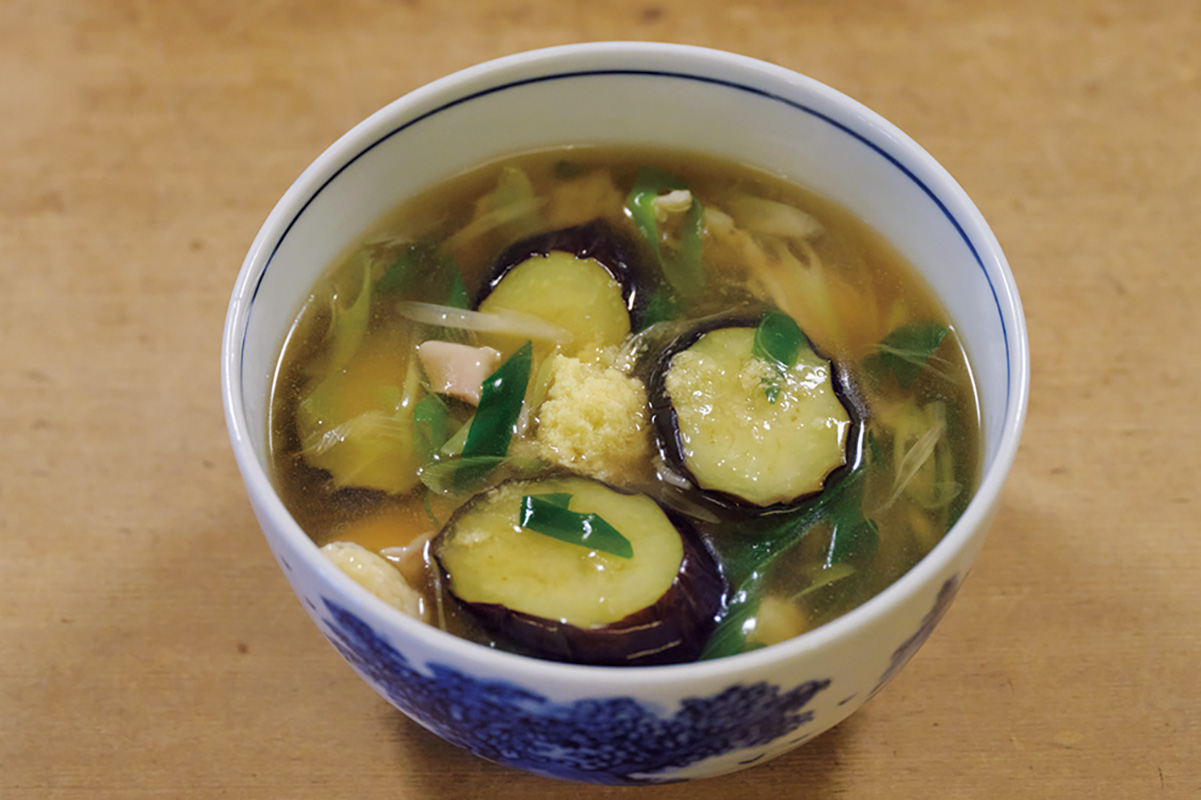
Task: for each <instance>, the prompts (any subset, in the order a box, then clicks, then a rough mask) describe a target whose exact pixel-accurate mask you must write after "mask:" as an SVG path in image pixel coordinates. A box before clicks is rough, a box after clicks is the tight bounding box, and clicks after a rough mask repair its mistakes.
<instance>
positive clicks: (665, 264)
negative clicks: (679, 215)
mask: <svg viewBox="0 0 1201 800" xmlns="http://www.w3.org/2000/svg"><path fill="white" fill-rule="evenodd" d="M685 189H688V184H687V183H685V182H684V181H682V180H681V179H679V178H677V177H676V176H674V175H671V174H669V173H666V172H663V171H661V170H657V169H654V168H652V167H643V168H642V169H640V170H639V171H638V175H637V177H636V178H635V179H634V188H633V189H631V190H630V194H629V195H628V196H627V197H626V207H627V208H628V209H629V211H630V219H631V220H633V222H634V225H635V227H637V228H638V232H639V233H641V234H642V238H643V239H645V240H646V242H647V244H648V245H650V248H651V252H653V253H654V255H655V258H656V259H657V260H658V262H659V267H660V269H661V270H662V271H663V276H664V278H666V279H667V283H668V285H669V286H671V288H672V290H673V291H674V292H675V293H676V294H678V295H680V296H681V297H691V296H694V295H695V294H696V293H697V292H699V291H700V289H701V288H702V287H703V286H704V283H705V270H704V265H703V263H702V261H701V244H702V240H703V238H704V233H705V208H704V206H702V205H701V203H700V201H699V200H697V199H696V196H695V195H694V196H693V198H692V205H690V206H689V207H688V211H686V212H685V214H684V220H683V225H682V228H681V231H680V243H679V246H678V247H677V248H676V252H675V253H674V254H672V255H670V256H669V255H666V254H664V253H663V252H662V248H661V247H660V245H659V223H658V220H656V219H655V205H654V201H655V198H656V197H658V196H659V195H660V194H663V193H665V192H673V191H679V190H685Z"/></svg>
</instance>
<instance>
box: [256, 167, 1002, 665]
mask: <svg viewBox="0 0 1201 800" xmlns="http://www.w3.org/2000/svg"><path fill="white" fill-rule="evenodd" d="M970 375H971V373H970V370H969V369H968V366H967V363H966V358H965V356H964V353H963V352H962V348H961V347H960V344H959V340H958V338H957V337H956V335H955V331H954V328H953V326H952V325H951V324H950V322H949V320H948V319H947V317H946V315H945V313H944V312H943V310H942V308H941V307H940V306H939V304H938V303H937V301H936V300H935V298H934V297H933V295H932V294H931V292H930V291H929V289H928V288H927V287H926V286H925V285H924V284H923V283H922V281H921V280H920V278H919V277H918V276H917V275H916V273H915V272H914V270H913V269H912V268H911V267H910V266H909V265H907V264H905V263H904V262H903V260H902V259H901V258H900V257H899V256H898V255H897V253H896V252H895V251H894V250H893V249H892V248H891V247H890V246H889V245H887V243H885V242H883V241H882V240H881V239H880V238H879V237H878V236H877V235H876V234H875V233H873V232H872V231H871V230H869V229H867V228H866V227H865V226H864V225H863V224H862V223H861V222H859V221H858V220H856V219H855V218H853V217H852V216H851V215H850V214H849V213H847V212H846V211H845V210H843V209H840V208H838V207H836V206H834V205H832V204H831V203H829V202H827V201H825V200H822V199H820V198H818V197H815V196H813V195H812V194H811V193H808V192H807V191H805V190H803V189H801V188H800V187H797V186H795V185H793V184H791V183H788V182H785V181H783V180H781V179H778V178H774V177H772V176H768V175H765V174H763V173H760V172H757V171H754V170H751V169H749V168H747V167H744V166H741V165H738V164H734V163H730V162H726V161H720V160H715V159H711V158H707V157H698V156H687V157H685V156H681V155H679V154H674V155H673V154H668V153H663V152H658V151H648V150H635V149H591V148H572V149H566V150H559V151H550V152H541V153H533V154H528V155H524V156H520V157H516V158H513V159H511V160H507V161H505V162H503V163H499V164H492V165H487V166H484V167H481V168H479V169H477V170H474V171H472V172H470V173H469V174H466V175H463V176H461V177H459V178H457V179H455V180H452V181H449V182H448V183H447V184H445V185H443V186H440V187H437V188H436V189H433V190H431V191H429V192H427V193H425V194H423V195H422V196H420V197H418V198H416V199H413V200H410V201H408V202H406V203H405V204H404V205H403V206H401V207H399V208H397V209H396V210H395V211H394V212H392V213H390V214H389V215H387V216H386V218H384V219H382V220H380V221H378V222H377V223H376V224H375V225H373V227H372V228H371V229H370V231H369V232H368V233H367V234H366V235H365V236H364V237H362V238H361V240H360V241H359V242H358V243H357V244H355V245H354V246H353V247H352V248H351V249H350V250H349V251H348V252H347V253H346V254H345V255H344V256H343V257H342V258H340V259H339V260H338V261H337V263H335V264H332V265H331V267H330V270H329V271H328V272H327V274H326V275H325V276H324V277H323V278H322V280H321V281H320V282H319V283H318V285H317V286H315V287H314V288H313V291H312V294H311V296H310V297H309V299H308V301H307V302H306V303H305V305H304V307H303V308H302V309H301V310H300V312H299V314H298V316H297V320H296V322H295V324H294V327H293V330H292V332H291V335H290V336H289V337H288V340H287V343H286V345H285V347H284V350H283V352H282V354H281V356H280V361H279V365H278V369H277V374H276V378H275V381H274V386H273V390H272V392H273V394H272V399H271V425H270V431H271V449H272V458H273V462H274V480H275V482H276V484H277V486H278V488H279V491H280V494H281V496H282V497H283V499H284V502H285V504H286V505H287V507H288V508H289V510H290V511H291V513H292V514H293V516H294V517H295V518H296V520H297V521H298V522H299V523H300V525H301V526H302V527H303V528H304V529H305V530H306V531H307V532H308V533H309V535H310V536H311V537H312V538H313V540H314V542H315V543H316V544H318V545H319V546H322V548H323V551H324V552H325V553H326V554H327V556H328V557H329V558H330V559H331V560H332V561H334V563H336V564H338V566H339V567H340V568H342V569H343V570H344V571H345V572H347V574H349V575H351V577H353V578H355V579H356V580H358V581H359V582H360V583H361V584H363V585H364V586H365V587H367V588H368V590H369V591H372V592H373V593H375V594H376V595H377V596H379V597H380V598H382V599H383V600H384V601H385V602H389V603H391V604H392V605H394V606H396V607H397V608H399V609H400V610H401V611H403V612H404V613H407V614H411V615H413V616H415V617H417V618H419V619H422V620H424V621H425V622H426V623H428V624H431V625H436V626H438V627H441V628H443V629H445V630H447V631H450V632H451V633H454V634H456V635H459V636H463V637H465V638H468V639H471V640H473V641H476V642H480V643H482V644H485V645H488V646H492V647H500V648H503V649H507V650H511V651H514V652H518V653H523V654H526V655H530V656H535V657H540V658H548V659H555V660H562V661H569V662H577V663H589V664H605V665H632V666H637V665H643V664H661V663H677V662H682V661H691V660H696V659H699V658H716V657H722V656H727V655H732V654H736V653H739V652H744V651H746V650H749V649H754V648H756V647H761V646H765V645H770V644H773V643H776V642H779V641H782V640H785V639H788V638H791V637H794V636H797V635H800V634H802V633H804V632H806V631H808V630H812V629H813V628H815V627H817V626H819V625H822V624H824V623H825V622H828V621H830V620H832V619H834V618H836V617H838V616H839V615H841V614H844V613H846V612H847V611H849V610H850V609H852V608H854V607H855V606H857V605H859V604H861V603H863V602H864V601H865V600H867V599H869V598H870V597H872V596H873V595H875V594H877V593H878V592H880V591H881V590H882V589H883V588H885V587H886V586H888V585H889V584H890V583H892V582H893V581H895V580H896V579H897V578H899V577H900V576H901V575H903V574H904V573H905V572H906V571H908V570H909V569H911V568H912V567H913V565H914V564H916V563H917V562H918V561H919V560H920V559H921V558H922V557H923V556H924V555H925V554H926V553H927V552H929V551H930V549H931V548H932V547H934V546H935V545H936V544H937V542H938V541H939V539H940V538H941V537H942V536H943V535H944V534H945V533H946V531H947V530H948V529H949V528H950V526H951V525H952V524H953V523H954V522H955V520H956V519H957V518H958V516H959V514H960V513H961V512H962V510H963V508H964V507H965V505H966V503H967V501H968V499H969V498H970V496H971V494H972V492H973V491H974V489H975V484H976V480H977V475H978V468H979V464H978V462H979V458H980V454H979V435H980V434H979V420H978V415H977V405H976V397H975V389H974V387H973V385H972V383H971V377H970Z"/></svg>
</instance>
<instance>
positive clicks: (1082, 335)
mask: <svg viewBox="0 0 1201 800" xmlns="http://www.w3.org/2000/svg"><path fill="white" fill-rule="evenodd" d="M617 38H623V39H656V40H664V41H673V42H686V43H692V44H701V45H709V46H714V47H719V48H723V49H727V50H733V51H737V52H741V53H745V54H747V55H752V56H756V57H759V58H763V59H767V60H770V61H774V62H776V63H779V64H782V65H784V66H787V67H790V68H793V69H796V70H799V71H801V72H805V73H807V74H809V75H812V76H813V77H816V78H818V79H820V80H822V81H825V82H827V83H829V84H831V85H833V86H834V87H836V88H838V89H840V90H842V91H844V92H846V93H848V94H850V95H852V96H853V97H855V98H857V99H859V100H861V101H863V102H865V103H867V104H868V105H870V106H872V107H873V108H875V109H876V110H878V111H879V112H881V113H882V114H883V115H884V116H886V117H888V118H889V119H891V120H892V121H894V122H895V123H897V124H898V125H900V126H901V127H902V128H903V129H904V130H906V131H907V132H909V133H910V134H911V135H913V136H914V137H915V138H916V139H917V140H918V141H919V142H921V143H922V144H923V145H925V146H926V148H927V149H929V150H930V151H931V152H932V153H933V154H934V156H935V157H936V158H938V159H940V160H941V161H942V162H943V163H944V164H945V165H946V166H947V167H948V168H949V169H950V171H951V173H952V174H953V175H955V176H956V178H957V179H958V180H959V181H960V182H961V183H962V185H963V186H964V187H965V188H966V189H967V191H968V192H969V193H970V194H971V195H972V196H973V197H974V198H975V200H976V202H977V203H978V205H979V206H980V208H981V209H982V211H983V212H984V214H985V216H986V217H987V218H988V219H989V220H990V221H991V223H992V225H993V226H994V229H995V230H996V232H997V235H998V237H999V238H1000V240H1001V242H1002V244H1003V245H1004V247H1005V248H1006V251H1007V253H1008V256H1009V259H1010V261H1011V262H1012V265H1013V270H1014V273H1015V274H1016V276H1017V279H1018V282H1019V285H1020V288H1021V291H1022V296H1023V300H1024V302H1025V306H1026V311H1027V315H1028V320H1029V327H1030V336H1031V350H1032V359H1033V393H1032V397H1031V402H1030V416H1029V423H1028V425H1027V428H1026V436H1025V439H1024V444H1023V447H1022V449H1021V452H1020V454H1019V457H1018V460H1017V464H1016V466H1015V468H1014V472H1013V475H1012V479H1011V480H1010V482H1009V485H1008V489H1007V491H1006V494H1005V498H1004V505H1003V507H1002V510H1001V512H1000V515H999V518H998V519H997V523H996V525H995V527H994V530H993V532H992V534H991V536H990V539H989V541H988V544H987V545H986V547H985V549H984V552H983V554H982V556H981V559H980V561H979V563H978V566H977V568H976V569H975V571H974V572H973V574H972V575H971V577H970V579H969V580H968V581H967V584H966V586H965V587H964V589H963V591H962V592H961V593H960V595H959V598H958V600H957V601H956V603H955V605H954V607H953V608H952V610H951V612H950V613H949V615H948V616H947V618H946V620H945V621H944V622H943V624H942V626H941V627H940V628H939V629H938V631H937V632H936V633H935V635H934V636H933V637H932V639H931V640H930V641H929V643H928V644H927V645H926V647H925V648H924V649H923V650H922V652H921V653H920V654H919V655H918V656H917V657H916V658H915V659H914V661H913V662H912V664H910V666H909V667H908V668H907V669H906V670H905V671H904V672H903V673H902V674H901V676H900V677H899V678H898V679H897V680H896V681H895V682H894V683H893V684H892V685H891V686H890V687H889V688H888V689H887V690H886V691H885V692H884V693H883V694H881V695H880V696H879V697H877V698H876V699H874V700H873V701H872V702H871V703H870V704H868V706H867V707H865V708H864V709H863V710H862V711H861V712H860V713H858V714H857V715H855V716H854V717H853V718H852V719H850V720H849V721H847V722H846V723H844V724H843V725H842V726H840V727H838V728H836V729H835V730H833V731H831V732H830V733H827V734H825V735H824V736H822V737H820V738H818V739H817V740H815V741H814V742H812V743H811V744H809V745H807V746H805V747H804V748H802V749H800V750H797V751H794V752H793V753H791V754H788V755H786V756H784V757H781V758H779V759H778V760H776V761H773V762H771V763H768V764H766V765H762V766H759V767H757V768H755V769H753V770H750V771H748V772H744V773H741V774H738V775H735V776H730V777H725V778H717V779H713V780H710V781H706V782H702V783H698V784H693V785H688V786H667V787H661V788H653V789H648V790H641V791H640V793H639V795H638V796H639V797H640V798H646V799H647V800H649V798H689V800H701V799H702V798H723V800H729V798H744V797H780V798H785V797H787V798H792V797H796V798H801V797H804V798H824V797H847V798H851V797H854V798H889V800H899V799H901V798H934V797H937V798H994V797H995V798H1018V797H1022V798H1024V797H1046V798H1088V799H1089V800H1094V799H1095V798H1127V797H1128V798H1160V797H1172V798H1196V797H1201V758H1199V756H1201V681H1199V677H1198V676H1199V673H1201V525H1199V524H1198V523H1199V521H1201V513H1199V504H1198V499H1197V493H1196V484H1197V481H1198V479H1199V477H1201V469H1199V467H1201V458H1199V455H1198V453H1199V452H1201V430H1199V425H1198V423H1199V422H1201V414H1199V413H1198V405H1199V397H1201V359H1199V358H1198V352H1199V350H1201V320H1199V319H1198V304H1199V301H1201V4H1199V3H1197V2H1195V0H1137V2H1135V1H1134V0H1131V1H1130V2H1119V1H1117V0H1097V1H1096V2H1089V1H1088V0H1065V2H1058V3H1056V2H1046V0H1039V1H1037V2H1036V1H1035V0H983V1H982V2H972V3H966V2H955V0H927V1H925V2H918V1H917V0H912V1H911V2H897V3H884V2H879V3H877V2H869V1H868V0H844V1H843V2H838V1H837V0H816V1H809V0H795V1H790V2H783V1H781V2H766V1H765V2H737V1H736V0H724V2H712V1H710V0H689V2H682V1H680V2H677V1H676V0H640V1H639V2H611V3H601V2H583V0H561V1H560V2H554V3H549V2H547V3H535V2H526V1H524V0H497V1H496V2H482V0H481V2H474V3H468V2H463V3H456V2H449V1H446V2H433V1H432V0H424V1H422V0H411V1H410V2H383V0H378V1H374V0H344V1H343V2H337V3H325V2H318V1H317V0H312V1H311V2H304V3H284V2H232V1H221V2H218V1H217V0H213V1H212V2H202V3H185V2H152V1H151V0H142V1H140V2H139V1H137V0H92V1H91V2H84V1H82V0H76V1H75V2H72V1H71V0H0V432H2V433H0V537H2V539H0V543H2V545H3V546H2V548H0V797H3V798H20V799H22V800H23V799H24V798H152V797H153V798H160V797H281V798H310V797H312V798H317V797H320V798H329V797H353V798H397V797H405V798H488V800H504V798H518V797H522V798H525V797H530V798H551V797H564V796H569V795H570V796H575V797H580V798H585V799H587V798H606V797H616V796H618V795H619V794H621V793H622V792H623V791H626V790H621V789H606V788H596V789H591V788H584V789H580V790H575V789H571V788H570V787H568V786H567V785H565V784H560V783H556V782H552V781H547V780H543V779H538V778H534V777H531V776H528V775H525V774H523V773H519V772H515V771H512V770H508V769H504V768H501V767H497V766H494V765H492V764H489V763H485V762H482V761H479V760H477V759H475V758H473V757H470V756H468V755H466V754H465V753H462V752H460V751H458V750H456V749H454V748H452V747H450V746H449V745H446V744H444V743H442V742H441V741H440V740H438V739H436V738H434V737H433V736H431V735H429V734H427V733H425V732H424V731H423V730H421V729H419V728H418V727H417V726H415V725H413V724H411V723H409V722H407V721H406V720H405V719H404V718H402V717H401V716H400V715H399V714H397V713H395V712H393V711H392V710H390V707H388V706H387V705H386V704H385V703H384V702H383V701H382V700H380V699H378V698H377V697H376V696H375V695H374V694H373V693H372V692H371V691H370V690H369V689H368V688H367V687H366V686H365V685H364V684H362V683H361V682H360V681H359V680H358V679H357V678H356V677H355V676H354V675H353V674H352V673H351V671H350V670H349V669H347V668H346V667H345V666H344V665H343V663H342V662H341V660H340V658H339V657H338V656H337V655H336V654H335V652H334V651H333V650H332V649H331V648H330V647H329V646H327V645H326V644H325V643H324V641H323V640H322V639H321V638H320V636H319V635H318V633H317V631H316V630H315V629H314V628H313V626H312V624H311V623H310V622H309V621H308V619H307V618H306V617H305V615H304V614H303V613H302V612H301V609H300V608H299V606H298V604H297V602H296V601H295V599H294V598H293V596H292V595H291V593H290V592H289V590H288V588H287V586H286V584H285V582H284V580H283V578H282V576H281V575H280V574H279V573H278V570H277V568H276V566H275V564H274V562H273V560H272V559H271V558H270V556H269V554H268V551H267V548H266V546H265V544H264V542H263V541H262V538H261V536H260V534H259V533H258V530H257V528H256V526H255V522H254V520H253V518H252V516H251V513H250V509H249V506H248V504H247V501H246V499H245V495H244V493H243V490H242V486H241V483H240V481H239V478H238V475H237V472H236V470H235V466H234V462H233V458H232V456H231V454H230V450H229V447H228V444H227V441H226V438H225V428H224V422H223V419H222V413H221V406H220V395H219V392H218V348H219V340H220V332H221V326H222V322H223V316H224V313H225V306H226V303H227V300H228V296H229V292H230V290H231V288H232V286H233V281H234V277H235V275H236V273H237V270H238V267H239V265H240V263H241V260H242V258H243V255H244V254H245V252H246V250H247V248H248V247H249V245H250V242H251V240H252V238H253V237H254V234H255V232H256V230H257V229H258V227H259V225H260V224H261V223H262V221H263V219H264V218H265V216H266V215H267V213H268V211H269V210H270V208H271V207H272V205H273V204H274V202H275V200H276V199H277V198H278V196H279V195H280V194H282V193H283V191H284V189H285V188H286V187H287V186H288V184H289V183H290V182H291V181H292V180H293V179H294V178H295V177H296V176H297V175H298V174H299V173H300V171H301V170H302V169H303V168H304V167H305V165H306V164H307V163H308V162H309V161H310V160H311V159H313V158H314V157H315V156H316V155H317V154H318V153H320V151H321V150H322V149H324V148H325V147H326V146H327V145H328V144H330V143H331V142H332V141H333V140H334V139H335V138H336V137H337V136H338V135H339V134H340V133H342V132H343V131H344V130H346V129H347V128H349V127H350V126H351V125H352V124H354V123H355V122H356V121H358V120H359V119H360V118H362V117H364V116H365V115H367V114H368V113H370V112H371V111H373V110H375V109H376V108H378V107H379V106H382V105H384V104H385V103H387V102H388V101H390V100H392V99H393V98H395V97H397V96H399V95H401V94H403V93H405V92H407V91H409V90H411V89H414V88H416V87H417V86H419V85H421V84H423V83H425V82H427V81H429V80H431V79H433V78H436V77H439V76H441V75H443V74H445V73H447V72H450V71H453V70H455V69H458V68H461V67H465V66H468V65H470V64H473V63H476V62H479V61H482V60H485V59H487V58H490V57H493V56H499V55H504V54H508V53H513V52H516V51H520V50H524V49H529V48H533V47H538V46H543V45H550V44H561V43H567V42H575V41H585V40H595V39H617Z"/></svg>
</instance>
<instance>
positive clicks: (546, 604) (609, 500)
mask: <svg viewBox="0 0 1201 800" xmlns="http://www.w3.org/2000/svg"><path fill="white" fill-rule="evenodd" d="M527 495H533V496H539V495H551V496H555V495H558V496H559V497H562V496H563V495H570V506H569V507H570V510H571V511H573V512H577V513H581V514H588V513H590V514H596V515H598V516H600V517H602V518H603V519H604V520H605V521H606V522H608V523H609V524H610V525H611V526H613V527H614V528H616V529H617V531H619V532H620V533H621V534H622V535H623V536H625V538H627V539H628V540H629V542H630V544H631V545H632V547H633V556H632V557H631V558H623V557H621V556H617V555H611V554H609V553H605V552H601V551H598V550H594V549H592V548H589V547H587V546H585V545H581V544H577V543H571V542H565V541H561V540H560V539H557V538H553V537H552V536H548V535H544V534H542V533H537V532H535V531H533V530H529V529H527V528H523V527H522V526H521V524H520V521H519V520H520V507H521V503H522V498H523V497H524V496H527ZM433 553H434V557H435V558H436V560H437V562H438V564H439V566H440V568H441V569H442V571H443V574H444V577H445V579H446V585H447V587H448V589H449V591H450V593H451V594H452V595H453V596H454V597H455V598H456V599H457V600H458V601H459V602H460V603H462V605H463V606H464V608H466V609H467V610H468V611H469V612H470V613H471V614H472V615H473V616H474V617H475V618H476V619H477V620H478V621H479V622H480V623H481V624H482V625H483V626H484V627H485V628H487V629H489V630H490V631H492V632H493V633H494V634H497V635H499V636H500V637H503V638H506V639H508V640H509V641H511V642H512V643H513V644H514V645H517V646H518V647H520V648H523V649H525V650H527V651H528V652H530V654H532V655H535V656H538V657H541V658H547V659H551V660H556V661H567V662H572V663H578V664H596V665H609V666H640V665H651V664H671V663H680V662H686V661H693V660H695V659H696V658H697V657H698V656H699V655H700V653H701V650H702V649H703V648H704V645H705V643H706V641H707V640H708V638H709V634H710V633H711V632H712V630H713V627H714V621H715V618H716V615H717V613H718V612H719V610H720V608H721V603H722V596H723V594H724V591H725V587H724V583H723V580H722V577H721V573H720V570H719V568H718V566H717V563H716V562H715V561H714V559H713V557H712V556H711V555H710V553H709V552H708V550H706V549H705V547H704V545H703V544H702V543H701V542H700V540H699V539H698V538H697V536H696V534H695V532H694V531H693V530H692V529H691V528H690V527H689V526H688V525H687V524H686V523H684V522H683V520H681V519H680V518H678V517H674V516H669V515H668V512H666V511H664V510H663V508H661V507H660V506H659V505H658V504H657V503H656V502H655V501H653V500H651V499H650V498H649V497H646V496H644V495H638V494H627V493H623V492H620V491H618V490H616V489H613V488H611V487H609V486H607V485H605V484H603V483H600V482H599V481H595V480H592V479H590V478H583V477H579V476H571V475H567V476H562V477H552V478H542V479H536V480H514V481H509V482H507V483H504V484H501V485H500V486H497V487H496V488H494V489H492V490H490V491H489V492H486V493H484V494H482V495H480V496H478V497H476V498H474V499H473V500H471V501H470V502H468V503H467V504H466V505H465V506H463V507H462V508H460V509H459V510H458V511H457V512H456V513H455V514H454V516H453V517H452V518H451V519H450V521H449V522H448V523H447V524H446V527H445V528H443V530H442V532H441V533H440V534H439V535H438V537H437V538H436V539H435V540H434V543H433Z"/></svg>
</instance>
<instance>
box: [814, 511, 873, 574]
mask: <svg viewBox="0 0 1201 800" xmlns="http://www.w3.org/2000/svg"><path fill="white" fill-rule="evenodd" d="M879 546H880V532H879V528H878V527H877V525H876V523H875V522H874V521H873V520H870V519H859V520H855V521H854V522H847V521H845V520H840V521H835V523H834V526H833V530H832V531H831V533H830V549H829V550H827V551H826V564H825V566H827V567H832V566H834V565H835V564H843V563H846V562H848V561H851V560H856V561H859V560H870V559H871V557H872V556H873V555H875V552H876V550H877V549H878V548H879Z"/></svg>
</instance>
